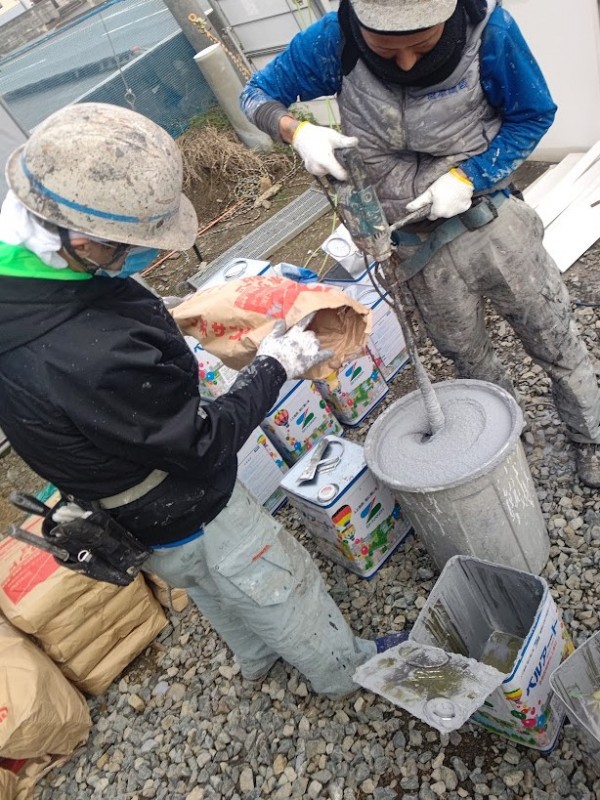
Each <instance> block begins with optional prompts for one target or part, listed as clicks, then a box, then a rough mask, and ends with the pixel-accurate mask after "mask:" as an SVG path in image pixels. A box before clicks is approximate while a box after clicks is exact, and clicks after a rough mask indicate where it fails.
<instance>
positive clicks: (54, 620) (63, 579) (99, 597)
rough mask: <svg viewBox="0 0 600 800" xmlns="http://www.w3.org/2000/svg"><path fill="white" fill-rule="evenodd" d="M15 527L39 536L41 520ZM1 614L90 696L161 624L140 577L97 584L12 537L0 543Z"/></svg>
mask: <svg viewBox="0 0 600 800" xmlns="http://www.w3.org/2000/svg"><path fill="white" fill-rule="evenodd" d="M54 499H55V498H50V500H49V501H48V504H49V505H53V500H54ZM21 527H22V528H24V529H25V530H28V531H29V532H31V533H34V534H39V533H40V528H41V518H40V517H29V518H28V519H27V520H26V521H25V522H24V523H23V524H22V526H21ZM133 608H136V609H137V610H138V611H139V612H140V616H139V617H138V618H137V619H135V620H134V619H132V618H131V615H130V612H131V609H133ZM0 611H1V612H3V613H4V615H5V616H6V617H7V618H8V620H9V621H10V622H11V623H12V624H13V625H14V626H15V627H16V628H19V630H22V631H25V633H30V634H32V635H33V636H35V638H36V640H37V641H38V643H39V644H40V645H41V647H42V649H43V650H44V651H45V652H46V653H47V654H48V655H49V656H50V657H51V658H52V659H53V660H54V661H56V662H57V664H58V666H59V667H60V669H61V670H62V672H63V673H64V674H65V675H66V676H67V677H68V678H69V680H72V681H73V683H75V684H76V685H77V686H78V688H80V689H81V690H82V691H86V692H89V693H90V694H93V693H96V692H101V691H104V689H105V688H107V687H108V686H109V685H110V683H111V682H112V681H113V680H114V679H115V678H116V677H117V676H118V675H119V674H120V672H121V671H122V670H123V669H124V668H125V667H126V666H127V665H128V664H129V663H130V662H131V661H133V659H134V658H136V656H138V655H139V653H140V652H141V651H142V650H143V649H144V648H145V647H146V646H147V645H148V644H150V642H151V641H152V639H153V638H154V636H156V635H157V633H158V632H159V631H161V630H162V628H163V627H164V626H165V625H166V624H167V620H166V618H165V615H164V614H163V612H162V609H161V607H160V605H159V603H158V602H157V600H156V599H155V598H154V596H153V594H152V593H151V591H150V589H149V588H148V586H147V585H146V582H145V581H144V579H143V577H142V576H141V575H138V577H137V578H136V579H135V581H133V582H132V583H131V584H129V586H123V587H121V586H113V585H112V584H108V583H104V582H102V581H95V580H92V579H91V578H87V577H86V576H84V575H80V574H78V573H76V572H73V571H72V570H69V569H65V568H64V567H61V566H59V565H58V563H57V562H56V561H55V560H54V558H53V557H52V556H51V555H50V554H49V553H45V552H43V551H42V550H38V549H37V548H35V547H33V546H31V545H28V544H25V543H23V542H19V541H17V540H16V539H12V538H10V537H7V538H6V539H4V540H3V541H0ZM142 612H143V613H142ZM128 614H129V615H130V616H129V617H128V616H127V615H128ZM149 637H150V638H149ZM111 670H112V672H111ZM91 673H93V675H92V678H91V680H88V675H89V674H91Z"/></svg>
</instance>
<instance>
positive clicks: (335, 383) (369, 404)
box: [315, 353, 389, 426]
mask: <svg viewBox="0 0 600 800" xmlns="http://www.w3.org/2000/svg"><path fill="white" fill-rule="evenodd" d="M315 383H316V385H317V388H318V389H319V391H320V392H321V394H322V395H323V397H324V398H325V400H327V401H328V402H329V403H331V407H332V409H333V413H334V414H335V416H336V417H337V418H338V419H339V421H340V422H343V423H345V424H346V425H350V426H354V425H358V424H359V423H360V422H361V421H362V420H363V419H364V418H365V417H366V416H367V414H368V413H369V412H370V411H372V410H373V408H375V406H376V405H377V404H378V403H379V401H380V400H382V399H383V398H384V397H385V395H386V394H387V393H388V391H389V389H388V386H387V384H386V382H385V380H384V379H383V376H382V374H381V373H380V371H379V369H378V368H377V366H376V365H375V363H374V361H373V359H372V358H371V356H370V355H369V354H368V353H365V355H363V356H361V357H360V358H358V359H357V360H356V361H352V362H350V363H348V364H345V365H344V366H343V367H342V368H341V369H340V370H338V372H334V373H332V374H331V375H330V376H329V377H328V378H327V379H325V380H322V381H316V382H315Z"/></svg>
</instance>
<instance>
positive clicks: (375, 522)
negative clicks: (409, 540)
mask: <svg viewBox="0 0 600 800" xmlns="http://www.w3.org/2000/svg"><path fill="white" fill-rule="evenodd" d="M326 438H327V440H328V441H329V443H330V444H329V447H328V449H327V451H326V453H324V454H323V458H322V460H321V462H320V463H321V468H319V469H317V472H316V474H315V477H314V479H313V480H311V481H301V480H300V477H301V475H302V473H303V472H304V470H305V469H306V466H307V463H308V461H309V459H310V455H311V454H310V453H307V454H306V455H305V456H304V458H302V459H301V460H300V461H299V462H298V463H297V464H295V466H294V467H292V469H291V470H290V471H289V472H288V474H287V475H286V476H285V477H284V478H283V480H282V482H281V488H282V489H283V491H284V492H285V493H286V495H287V496H288V498H289V500H290V503H291V504H292V505H293V506H294V507H295V508H296V509H297V510H298V512H299V514H300V516H301V517H302V518H303V520H304V524H305V526H306V529H307V531H308V532H309V533H310V534H311V535H312V536H314V537H315V539H316V541H317V544H318V547H319V549H320V550H321V552H322V553H323V554H324V555H326V556H327V557H328V558H330V559H331V560H332V561H335V562H336V563H337V564H341V565H342V566H344V567H346V569H348V570H350V571H351V572H354V573H356V574H357V575H361V576H362V577H365V578H367V577H370V576H371V575H373V574H374V573H375V572H376V571H377V570H378V569H379V568H380V567H381V565H382V564H383V563H384V562H385V561H386V560H387V559H388V558H389V556H390V555H391V554H392V553H393V552H394V550H395V549H396V548H397V547H398V545H399V544H400V543H401V542H402V541H403V540H404V539H405V538H406V536H407V535H408V533H409V531H410V525H409V523H408V521H407V520H406V518H405V517H404V515H403V514H402V511H401V508H400V505H399V503H398V502H397V501H396V498H395V497H394V495H393V494H392V492H390V491H389V490H388V489H386V488H385V487H384V486H381V485H380V484H379V483H378V482H377V481H376V480H375V477H374V476H373V474H372V473H371V471H370V470H369V469H368V467H367V465H366V463H365V459H364V453H363V448H362V447H361V446H360V445H359V444H354V443H353V442H347V441H344V440H343V439H340V438H339V437H337V436H327V437H326Z"/></svg>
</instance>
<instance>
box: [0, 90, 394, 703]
mask: <svg viewBox="0 0 600 800" xmlns="http://www.w3.org/2000/svg"><path fill="white" fill-rule="evenodd" d="M6 176H7V181H8V185H9V187H10V192H9V194H8V197H7V198H6V201H5V203H4V204H3V206H2V211H1V213H0V381H1V386H2V388H1V390H0V392H1V402H0V424H1V426H2V429H3V430H4V432H5V433H6V435H7V436H8V439H9V440H10V442H11V444H12V446H13V447H14V450H15V451H16V453H18V454H19V455H20V456H21V457H22V458H23V460H24V461H26V462H27V463H28V464H29V465H30V466H31V467H32V469H34V470H35V471H36V472H37V473H38V474H39V475H41V476H43V477H44V478H45V479H47V480H48V481H50V482H51V483H52V484H54V485H55V486H57V487H58V489H59V490H60V491H61V493H62V495H63V496H65V497H67V498H69V499H70V500H72V501H75V503H76V505H77V507H78V508H81V509H84V510H86V509H101V510H103V511H104V512H106V514H108V516H109V517H110V519H111V520H114V521H116V522H117V523H119V525H120V526H122V528H123V529H125V530H126V531H128V532H129V533H131V534H133V536H134V537H136V539H137V540H138V541H139V542H141V544H142V545H143V546H145V547H146V548H147V549H148V550H149V551H151V555H150V556H149V558H148V559H147V561H146V562H145V564H144V569H148V570H149V571H151V572H155V573H158V574H159V575H160V576H162V577H163V578H164V579H166V580H167V581H168V582H169V583H170V584H171V585H173V586H178V587H183V588H186V589H187V590H188V592H189V595H190V597H191V598H192V599H193V600H194V601H195V602H196V604H197V605H198V606H199V608H200V610H201V611H202V613H203V614H204V615H205V616H206V618H207V619H208V620H209V621H210V623H211V624H212V625H213V626H214V628H215V629H216V630H217V631H218V633H219V634H220V635H221V636H222V637H223V639H224V640H225V642H226V643H227V644H228V645H229V647H230V648H231V650H232V651H233V653H234V654H235V656H236V658H237V660H238V662H239V664H240V666H241V672H242V676H243V677H245V678H247V679H249V680H255V679H259V678H262V677H263V676H264V675H266V673H267V672H268V671H269V669H270V668H271V667H272V666H273V664H274V663H275V661H277V659H279V658H283V659H285V660H286V661H288V662H289V663H290V664H293V665H294V666H296V667H297V668H298V669H299V670H300V671H301V672H302V673H303V675H304V676H305V677H306V678H307V679H308V680H309V681H310V682H311V684H312V687H313V689H314V691H316V692H323V693H326V694H329V695H333V696H339V695H343V694H346V693H349V692H351V691H354V690H355V689H356V688H357V687H356V685H355V684H354V683H353V680H352V674H353V672H354V668H355V667H356V666H357V665H358V664H360V663H362V662H363V661H364V660H365V659H366V658H367V657H368V656H369V655H370V654H373V653H375V652H376V651H377V649H383V648H385V647H387V646H389V645H390V644H393V643H395V641H397V639H398V637H392V638H391V639H390V638H389V637H383V638H382V639H381V640H375V641H366V640H362V639H359V638H357V637H355V636H354V635H353V634H352V632H351V631H350V629H349V627H348V625H347V623H346V621H345V620H344V618H343V617H342V614H341V613H340V611H339V609H338V608H337V606H336V605H335V603H334V602H333V600H332V599H331V597H330V596H329V595H328V593H327V592H326V590H325V587H324V584H323V581H322V578H321V576H320V574H319V572H318V570H317V568H316V566H315V565H314V563H313V561H312V559H311V558H310V556H309V554H308V552H307V551H306V550H305V549H304V548H303V547H302V546H301V545H300V544H299V543H298V542H297V541H296V540H295V539H294V538H293V537H292V536H290V535H289V534H288V533H287V532H286V531H285V530H284V529H283V528H282V527H281V525H280V524H279V523H278V522H276V521H275V520H274V519H273V518H272V517H271V516H270V515H269V514H268V513H267V512H266V511H265V510H264V509H263V508H262V507H261V506H259V505H258V504H257V503H256V502H255V501H254V500H253V499H252V497H251V496H250V495H249V494H248V492H246V491H245V489H244V488H243V487H242V486H241V485H240V484H239V483H236V470H237V459H236V454H237V451H238V450H239V448H240V447H241V446H242V444H243V443H244V442H245V440H246V439H247V437H248V436H249V435H250V433H251V432H252V431H253V430H254V428H256V426H257V425H258V424H259V423H260V422H261V421H262V419H263V418H264V416H265V414H266V412H267V411H268V409H269V408H270V407H271V406H272V405H273V404H274V402H275V400H276V398H277V395H278V393H279V390H280V388H281V386H282V385H283V383H284V382H285V381H286V380H287V379H290V378H296V377H298V376H300V375H301V374H302V373H304V371H305V370H306V369H308V368H309V367H310V366H312V365H315V364H317V363H319V361H320V360H322V359H323V358H324V357H325V356H326V355H327V354H325V353H324V352H323V351H321V350H320V347H319V343H318V341H317V339H316V337H315V335H314V334H313V333H311V332H308V331H304V330H302V329H301V328H298V327H297V326H296V327H295V328H292V329H291V330H290V331H288V332H287V333H285V332H283V331H278V332H277V333H273V334H271V335H269V336H268V337H267V338H266V339H265V340H264V341H263V342H262V344H261V346H260V348H259V351H258V355H257V357H256V358H255V359H254V361H253V362H252V364H251V365H250V366H249V367H247V368H246V369H244V370H242V371H241V373H240V376H239V378H238V380H237V381H236V383H235V384H234V385H233V387H232V388H231V390H230V391H229V392H228V393H227V394H226V395H224V396H222V397H220V398H218V399H217V400H215V401H214V402H212V403H210V404H207V405H205V404H204V402H203V401H201V399H200V396H199V392H198V371H197V365H196V362H195V359H194V356H193V355H192V353H191V351H190V350H189V348H188V346H187V345H186V343H185V341H184V339H183V337H182V335H181V333H180V332H179V330H178V328H177V326H176V325H175V323H174V321H173V319H172V318H171V316H170V314H169V313H168V311H167V310H166V308H165V306H164V304H163V302H162V301H161V300H160V299H159V298H157V297H155V296H154V295H153V294H152V293H151V292H149V291H148V290H147V289H145V288H144V287H143V286H141V285H140V284H139V283H138V282H136V281H134V280H132V279H128V278H127V277H126V276H127V275H130V274H132V273H133V272H136V271H139V270H140V269H143V268H144V267H145V266H146V265H147V264H148V263H149V262H150V261H151V260H152V259H153V258H154V257H155V255H156V248H159V249H171V248H173V249H177V250H185V249H188V248H190V247H191V246H192V245H193V243H194V240H195V236H196V231H197V219H196V214H195V212H194V209H193V207H192V205H191V203H190V202H189V200H188V199H187V198H186V197H185V196H184V195H183V194H182V193H181V185H182V161H181V156H180V153H179V150H178V148H177V146H176V144H175V142H174V141H173V140H172V139H171V137H170V136H169V135H168V134H167V133H165V131H164V130H163V129H162V128H160V127H159V126H158V125H156V124H154V123H153V122H151V121H150V120H148V119H147V118H145V117H143V116H141V115H139V114H137V113H135V112H133V111H130V110H128V109H123V108H120V107H116V106H110V105H105V104H96V103H90V104H80V105H73V106H70V107H68V108H65V109H63V110H61V111H58V112H56V113H55V114H53V115H52V116H50V117H49V118H48V119H47V120H46V121H45V122H43V123H42V124H41V125H40V126H38V127H37V128H36V130H35V131H34V132H33V134H32V136H31V138H30V139H29V140H28V141H27V142H26V143H25V145H23V146H22V147H20V148H19V149H18V150H16V151H15V152H14V153H13V154H12V155H11V157H10V158H9V160H8V164H7V168H6ZM64 510H65V509H64V508H63V511H64ZM48 522H50V523H51V524H52V520H50V521H49V520H46V523H48ZM50 527H51V525H50ZM400 638H401V637H400Z"/></svg>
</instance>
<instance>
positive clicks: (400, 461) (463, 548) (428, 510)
mask: <svg viewBox="0 0 600 800" xmlns="http://www.w3.org/2000/svg"><path fill="white" fill-rule="evenodd" d="M434 389H435V393H436V395H437V398H438V400H439V402H440V405H441V407H442V410H443V412H444V416H445V425H444V427H443V429H442V430H441V431H439V432H438V433H437V434H436V435H435V436H431V437H429V436H427V431H428V430H429V427H428V424H427V419H426V414H425V408H424V405H423V401H422V397H421V393H420V391H415V392H412V393H411V394H409V395H406V396H405V397H402V398H401V399H400V400H398V401H396V402H395V403H394V404H393V405H391V406H390V407H389V408H388V409H387V410H386V411H385V412H384V413H383V414H382V415H381V416H380V417H379V419H378V420H377V421H376V422H375V423H374V424H373V425H372V427H371V430H370V431H369V433H368V435H367V438H366V442H365V459H366V461H367V464H368V466H369V468H370V469H371V471H372V472H373V473H374V474H375V476H376V477H377V478H378V480H380V481H381V482H382V483H383V484H384V485H385V486H388V487H389V488H390V489H392V490H393V491H394V493H395V496H396V497H397V499H398V501H399V502H400V504H401V506H402V508H403V510H404V511H405V513H406V515H407V516H408V517H409V519H410V521H411V522H412V524H413V527H414V529H415V532H416V534H417V535H418V536H419V538H420V539H421V541H422V542H423V544H424V545H425V547H426V548H427V550H428V552H429V554H430V555H431V557H432V558H433V560H434V561H435V563H436V565H437V567H438V568H439V569H442V567H443V566H444V564H445V563H446V561H447V560H448V559H449V558H451V557H452V556H455V555H463V556H472V557H474V558H480V559H483V560H486V561H492V562H494V563H497V564H504V565H506V566H509V567H514V568H516V569H521V570H525V571H527V572H531V573H533V574H535V575H539V573H540V572H541V571H542V569H543V567H544V565H545V563H546V561H547V560H548V554H549V550H550V541H549V539H548V534H547V531H546V526H545V523H544V519H543V517H542V512H541V509H540V505H539V502H538V499H537V495H536V491H535V487H534V484H533V480H532V478H531V473H530V471H529V466H528V464H527V461H526V458H525V453H524V451H523V447H522V445H521V442H520V434H521V429H522V427H523V414H522V412H521V409H520V408H519V405H518V403H517V402H516V401H515V399H514V398H513V397H512V396H511V395H510V394H508V392H506V391H504V390H503V389H501V388H500V387H498V386H496V385H495V384H493V383H487V382H485V381H472V380H455V381H447V382H444V383H437V384H435V386H434Z"/></svg>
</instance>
